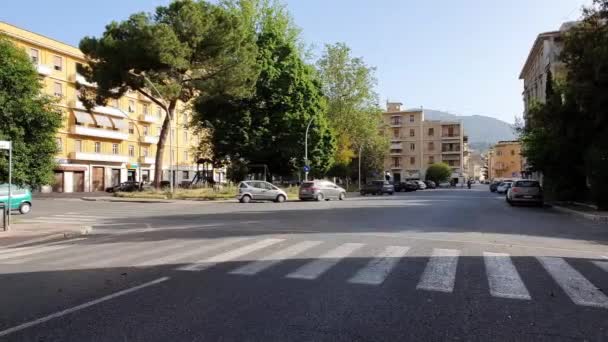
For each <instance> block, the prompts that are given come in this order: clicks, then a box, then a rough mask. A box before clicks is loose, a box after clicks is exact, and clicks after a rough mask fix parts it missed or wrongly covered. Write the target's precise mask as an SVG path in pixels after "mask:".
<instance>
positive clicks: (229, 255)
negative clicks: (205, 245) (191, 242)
mask: <svg viewBox="0 0 608 342" xmlns="http://www.w3.org/2000/svg"><path fill="white" fill-rule="evenodd" d="M282 241H285V239H265V240H261V241H258V242H255V243H252V244H250V245H247V246H244V247H240V248H237V249H234V250H231V251H228V252H225V253H222V254H218V255H216V256H212V257H210V258H207V259H203V260H200V261H197V262H195V263H193V264H190V265H187V266H183V267H180V268H178V270H180V271H202V270H205V269H207V268H209V267H211V266H214V265H216V264H218V263H222V262H227V261H231V260H234V259H236V258H238V257H241V256H243V255H245V254H249V253H252V252H255V251H257V250H260V249H263V248H266V247H269V246H272V245H274V244H277V243H279V242H282Z"/></svg>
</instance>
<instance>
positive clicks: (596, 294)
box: [537, 257, 608, 308]
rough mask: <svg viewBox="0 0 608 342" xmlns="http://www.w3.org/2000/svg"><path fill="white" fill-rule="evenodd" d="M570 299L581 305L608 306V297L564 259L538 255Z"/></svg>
mask: <svg viewBox="0 0 608 342" xmlns="http://www.w3.org/2000/svg"><path fill="white" fill-rule="evenodd" d="M537 259H538V260H539V261H540V263H541V264H542V265H543V267H544V268H545V270H547V272H549V274H551V276H552V277H553V279H555V281H556V282H557V284H558V285H559V286H560V287H561V288H562V290H564V292H565V293H566V294H567V295H568V297H570V299H571V300H572V301H573V302H574V303H576V304H579V305H585V306H595V307H601V308H608V297H606V295H605V294H603V293H602V292H601V291H600V290H599V289H598V288H597V287H596V286H595V285H593V284H592V283H591V282H589V280H587V279H586V278H585V277H583V275H582V274H580V273H579V272H578V271H577V270H576V269H574V268H573V267H572V266H570V265H569V264H568V263H567V262H566V261H565V260H564V259H562V258H556V257H537Z"/></svg>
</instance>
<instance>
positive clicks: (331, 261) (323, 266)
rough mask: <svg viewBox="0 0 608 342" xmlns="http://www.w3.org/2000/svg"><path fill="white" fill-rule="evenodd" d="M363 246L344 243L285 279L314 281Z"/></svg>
mask: <svg viewBox="0 0 608 342" xmlns="http://www.w3.org/2000/svg"><path fill="white" fill-rule="evenodd" d="M363 246H364V244H362V243H345V244H343V245H340V246H338V247H336V248H334V249H332V250H330V251H329V252H327V253H325V254H323V255H321V256H319V258H318V259H317V260H314V261H311V262H309V263H307V264H306V265H304V266H302V267H300V268H298V269H297V270H295V271H294V272H291V273H289V274H288V275H286V276H285V277H286V278H295V279H310V280H312V279H316V278H317V277H318V276H320V275H321V274H323V273H325V272H326V271H327V270H329V269H330V268H332V267H333V266H335V265H336V264H337V263H338V262H340V260H341V259H343V258H346V257H347V256H349V255H351V254H352V253H353V252H355V251H356V250H357V249H359V248H361V247H363Z"/></svg>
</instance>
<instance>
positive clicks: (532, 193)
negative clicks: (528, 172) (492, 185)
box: [507, 179, 544, 206]
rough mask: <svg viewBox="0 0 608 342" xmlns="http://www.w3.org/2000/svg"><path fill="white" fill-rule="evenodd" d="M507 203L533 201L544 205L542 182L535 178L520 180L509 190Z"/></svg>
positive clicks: (532, 202)
mask: <svg viewBox="0 0 608 342" xmlns="http://www.w3.org/2000/svg"><path fill="white" fill-rule="evenodd" d="M507 203H509V204H511V205H514V204H517V203H531V204H536V205H539V206H542V205H543V204H544V197H543V189H542V188H541V186H540V182H538V181H535V180H528V179H526V180H518V181H515V182H514V183H513V185H512V186H511V188H509V190H508V191H507Z"/></svg>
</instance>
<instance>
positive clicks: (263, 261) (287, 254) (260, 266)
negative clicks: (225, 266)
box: [230, 241, 322, 275]
mask: <svg viewBox="0 0 608 342" xmlns="http://www.w3.org/2000/svg"><path fill="white" fill-rule="evenodd" d="M321 243H322V242H321V241H302V242H299V243H296V244H295V245H293V246H290V247H287V248H285V249H282V250H280V251H278V252H276V253H273V254H270V255H268V256H265V257H262V258H260V259H259V260H257V261H254V262H252V263H249V264H247V265H245V266H243V267H239V268H237V269H236V270H234V271H231V272H230V273H231V274H241V275H254V274H256V273H258V272H261V271H263V270H265V269H267V268H270V267H271V266H273V265H275V264H278V263H280V262H281V261H283V260H285V259H289V258H292V257H294V256H296V255H298V254H300V253H302V252H304V251H306V250H309V249H311V248H313V247H315V246H318V245H320V244H321Z"/></svg>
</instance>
